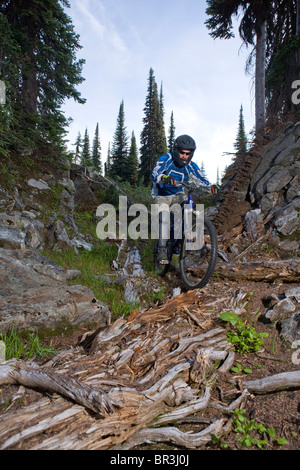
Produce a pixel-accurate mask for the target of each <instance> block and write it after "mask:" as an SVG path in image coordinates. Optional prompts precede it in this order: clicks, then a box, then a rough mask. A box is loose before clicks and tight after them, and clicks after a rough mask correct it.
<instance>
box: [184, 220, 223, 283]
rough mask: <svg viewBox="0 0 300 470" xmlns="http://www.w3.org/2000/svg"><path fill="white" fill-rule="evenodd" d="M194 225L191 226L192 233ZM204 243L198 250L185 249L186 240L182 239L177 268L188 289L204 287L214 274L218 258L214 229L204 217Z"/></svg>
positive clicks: (194, 228)
mask: <svg viewBox="0 0 300 470" xmlns="http://www.w3.org/2000/svg"><path fill="white" fill-rule="evenodd" d="M195 230H196V225H195V224H194V225H193V231H195ZM203 241H204V243H203V246H202V247H201V248H200V249H199V250H188V249H187V242H188V240H187V238H186V236H184V237H183V242H182V246H181V251H180V259H179V268H180V274H181V277H182V280H183V282H184V284H185V285H186V287H188V288H189V289H198V288H201V287H204V286H206V284H207V283H208V282H209V280H210V278H211V276H212V275H213V273H214V270H215V267H216V263H217V257H218V240H217V234H216V231H215V228H214V226H213V224H212V223H211V221H210V220H208V219H206V218H205V217H204V239H203Z"/></svg>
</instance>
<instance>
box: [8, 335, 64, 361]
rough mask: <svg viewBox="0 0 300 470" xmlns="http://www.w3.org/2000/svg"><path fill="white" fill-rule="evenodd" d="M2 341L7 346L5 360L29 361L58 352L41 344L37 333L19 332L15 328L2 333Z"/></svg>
mask: <svg viewBox="0 0 300 470" xmlns="http://www.w3.org/2000/svg"><path fill="white" fill-rule="evenodd" d="M0 340H1V341H3V342H4V344H5V360H7V361H8V360H9V359H12V358H16V359H23V360H25V361H27V360H28V359H31V358H33V357H39V358H47V357H48V356H51V355H53V354H56V353H57V351H56V350H55V349H53V348H51V347H50V346H45V345H43V344H42V343H41V341H40V339H39V336H38V334H37V333H36V332H28V331H27V332H19V331H17V330H16V329H15V328H12V329H11V330H10V331H4V332H2V331H1V332H0Z"/></svg>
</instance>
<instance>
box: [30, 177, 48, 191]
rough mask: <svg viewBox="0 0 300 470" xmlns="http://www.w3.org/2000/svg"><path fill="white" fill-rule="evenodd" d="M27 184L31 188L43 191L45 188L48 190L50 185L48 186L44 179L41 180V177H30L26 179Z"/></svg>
mask: <svg viewBox="0 0 300 470" xmlns="http://www.w3.org/2000/svg"><path fill="white" fill-rule="evenodd" d="M28 185H29V186H31V187H32V188H35V189H39V190H41V191H45V190H49V189H50V187H49V186H48V184H47V183H46V181H43V180H41V179H39V180H38V181H37V180H35V179H33V178H31V179H30V180H29V181H28Z"/></svg>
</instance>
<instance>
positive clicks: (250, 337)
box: [220, 312, 269, 354]
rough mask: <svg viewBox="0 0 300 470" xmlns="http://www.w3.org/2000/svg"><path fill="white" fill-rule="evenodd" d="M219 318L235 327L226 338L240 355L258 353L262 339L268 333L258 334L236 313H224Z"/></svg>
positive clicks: (262, 342) (262, 343)
mask: <svg viewBox="0 0 300 470" xmlns="http://www.w3.org/2000/svg"><path fill="white" fill-rule="evenodd" d="M220 318H221V319H222V320H223V321H228V322H230V324H231V325H232V326H234V327H235V330H234V331H229V332H227V338H228V341H229V342H230V343H232V344H234V346H235V350H236V351H237V352H239V353H241V354H242V353H248V352H252V351H259V350H260V349H261V348H262V346H263V345H264V340H263V338H267V337H268V336H269V334H268V333H258V332H257V331H256V330H255V329H254V328H253V327H252V326H251V325H246V324H245V323H244V322H243V320H242V319H241V318H240V317H239V316H238V315H237V314H236V313H232V312H224V313H221V315H220Z"/></svg>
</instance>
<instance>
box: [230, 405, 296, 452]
mask: <svg viewBox="0 0 300 470" xmlns="http://www.w3.org/2000/svg"><path fill="white" fill-rule="evenodd" d="M232 413H233V414H234V415H235V417H234V419H233V425H234V426H235V427H234V432H236V433H237V434H240V435H241V436H242V437H241V438H240V439H239V441H238V442H239V443H240V444H241V445H242V446H243V447H251V446H256V447H258V448H259V449H260V450H264V449H265V447H266V446H267V445H268V442H269V441H268V440H267V439H275V437H276V436H275V430H274V428H273V427H270V428H268V427H266V426H265V425H264V424H262V423H256V422H255V420H254V419H251V420H250V421H249V420H248V419H247V417H246V416H245V414H246V410H244V409H242V410H239V409H236V410H233V411H232ZM257 436H258V438H257ZM259 437H263V439H260V438H259ZM287 442H288V441H287V440H286V439H284V438H278V439H277V440H276V443H277V444H278V445H283V444H286V443H287Z"/></svg>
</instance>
